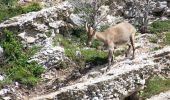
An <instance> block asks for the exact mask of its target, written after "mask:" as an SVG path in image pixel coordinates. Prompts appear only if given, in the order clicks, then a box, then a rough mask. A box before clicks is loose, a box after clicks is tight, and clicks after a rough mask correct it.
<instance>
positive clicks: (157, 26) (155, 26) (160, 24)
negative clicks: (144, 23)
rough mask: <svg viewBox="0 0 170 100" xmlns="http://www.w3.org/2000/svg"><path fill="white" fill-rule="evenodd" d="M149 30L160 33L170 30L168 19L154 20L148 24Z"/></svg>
mask: <svg viewBox="0 0 170 100" xmlns="http://www.w3.org/2000/svg"><path fill="white" fill-rule="evenodd" d="M150 31H151V32H152V33H160V32H167V31H170V20H166V21H155V22H153V23H152V24H151V25H150Z"/></svg>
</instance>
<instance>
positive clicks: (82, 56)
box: [53, 28, 107, 67]
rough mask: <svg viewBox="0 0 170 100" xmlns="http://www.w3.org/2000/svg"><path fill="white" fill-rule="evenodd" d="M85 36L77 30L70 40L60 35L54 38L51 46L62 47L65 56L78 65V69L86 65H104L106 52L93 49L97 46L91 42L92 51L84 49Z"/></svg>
mask: <svg viewBox="0 0 170 100" xmlns="http://www.w3.org/2000/svg"><path fill="white" fill-rule="evenodd" d="M76 32H77V33H76ZM78 33H80V34H78ZM86 35H87V34H86V33H85V32H84V31H81V29H79V28H78V29H77V30H74V32H73V35H72V37H71V38H66V37H63V36H62V35H58V36H56V38H55V39H54V43H53V44H54V46H55V45H62V46H64V48H65V54H66V56H67V57H69V58H70V59H71V60H73V61H74V62H75V63H76V64H77V65H79V67H85V65H86V64H87V63H90V64H95V65H96V64H101V63H105V62H106V61H107V52H104V51H101V50H96V49H94V47H96V46H98V45H99V44H97V43H95V42H93V49H85V48H84V47H85V44H86V40H87V36H86Z"/></svg>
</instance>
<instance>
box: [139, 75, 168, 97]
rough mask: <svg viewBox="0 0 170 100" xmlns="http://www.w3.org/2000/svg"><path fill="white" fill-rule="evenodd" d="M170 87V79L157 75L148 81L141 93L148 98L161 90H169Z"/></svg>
mask: <svg viewBox="0 0 170 100" xmlns="http://www.w3.org/2000/svg"><path fill="white" fill-rule="evenodd" d="M169 89H170V80H169V79H162V78H160V77H158V76H156V77H153V78H151V79H150V80H149V81H148V83H147V86H146V88H145V89H144V90H143V92H142V93H141V97H144V98H148V97H151V96H153V95H156V94H158V93H160V92H163V91H167V90H169Z"/></svg>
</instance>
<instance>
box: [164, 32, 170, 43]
mask: <svg viewBox="0 0 170 100" xmlns="http://www.w3.org/2000/svg"><path fill="white" fill-rule="evenodd" d="M165 43H166V44H169V45H170V32H167V33H166V34H165Z"/></svg>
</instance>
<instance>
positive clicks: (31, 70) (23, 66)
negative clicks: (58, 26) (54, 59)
mask: <svg viewBox="0 0 170 100" xmlns="http://www.w3.org/2000/svg"><path fill="white" fill-rule="evenodd" d="M2 33H3V34H2V35H3V36H1V37H3V39H1V41H0V45H1V46H2V47H3V49H4V53H5V57H6V60H5V61H4V62H3V64H2V65H0V70H1V71H3V72H4V73H5V75H6V80H4V82H0V84H1V85H2V84H6V82H7V83H9V82H15V81H17V82H19V83H21V84H24V85H27V86H34V85H36V84H37V82H38V81H39V79H40V75H41V73H43V72H44V68H43V67H42V66H40V65H38V64H37V63H36V62H32V63H28V62H27V61H28V59H29V58H30V57H31V56H32V55H33V54H35V53H36V52H37V51H38V50H39V49H40V48H41V47H32V48H30V49H24V48H23V46H22V45H21V43H20V42H19V40H18V38H16V35H15V33H13V32H11V31H8V30H4V31H3V32H2Z"/></svg>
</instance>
